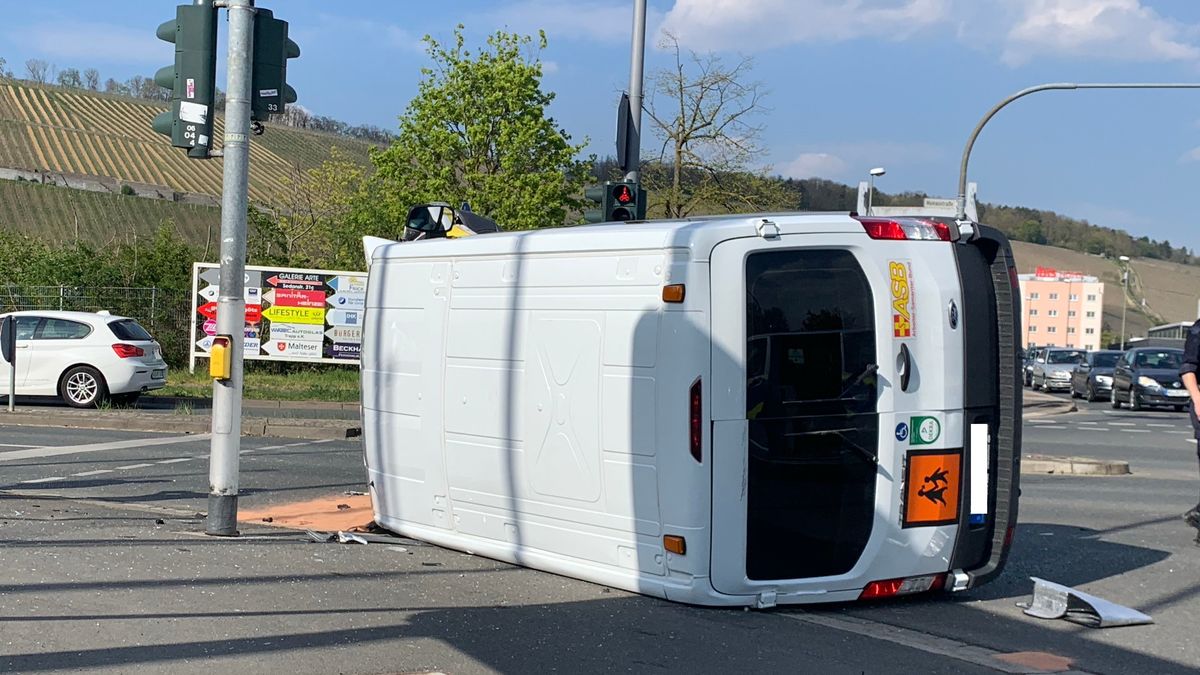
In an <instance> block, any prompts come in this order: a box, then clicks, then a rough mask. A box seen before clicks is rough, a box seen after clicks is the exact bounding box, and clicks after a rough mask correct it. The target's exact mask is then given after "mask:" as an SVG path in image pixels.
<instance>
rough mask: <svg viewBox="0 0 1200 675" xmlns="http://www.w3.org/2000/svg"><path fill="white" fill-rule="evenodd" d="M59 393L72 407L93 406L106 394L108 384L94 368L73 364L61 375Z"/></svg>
mask: <svg viewBox="0 0 1200 675" xmlns="http://www.w3.org/2000/svg"><path fill="white" fill-rule="evenodd" d="M58 391H59V395H60V396H62V400H63V401H65V402H66V404H67V405H69V406H71V407H73V408H94V407H95V406H96V404H97V403H99V402H100V401H103V400H104V398H105V397H106V396H108V386H107V385H106V384H105V382H104V376H102V375H101V374H100V373H99V372H98V371H97V370H96V369H95V368H91V367H89V366H75V367H74V368H72V369H70V370H68V371H67V372H66V374H65V375H63V378H62V383H61V384H60V385H59V388H58Z"/></svg>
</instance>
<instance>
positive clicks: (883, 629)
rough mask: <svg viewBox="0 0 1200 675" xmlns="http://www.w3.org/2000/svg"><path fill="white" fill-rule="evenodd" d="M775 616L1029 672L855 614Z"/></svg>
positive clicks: (961, 645)
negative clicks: (837, 615) (836, 615)
mask: <svg viewBox="0 0 1200 675" xmlns="http://www.w3.org/2000/svg"><path fill="white" fill-rule="evenodd" d="M774 616H779V617H783V618H785V619H791V620H793V621H801V622H803V623H809V624H814V625H817V626H821V627H823V628H830V629H833V630H836V631H841V632H844V633H854V634H855V635H862V636H865V637H869V638H871V639H874V640H883V641H886V642H891V643H893V644H898V645H901V646H904V647H908V648H910V649H916V650H919V651H922V652H925V653H926V654H936V655H938V656H945V657H949V658H952V659H956V660H958V661H965V662H967V663H971V664H974V665H977V666H983V667H984V668H988V669H990V670H997V671H1000V672H1006V673H1027V672H1030V671H1029V669H1028V668H1025V667H1023V666H1019V665H1015V664H1010V663H1006V662H1005V661H1002V660H1000V659H999V658H998V657H1000V656H1003V655H1004V654H1005V652H1001V651H998V650H995V649H991V648H990V647H983V646H979V645H973V644H971V643H969V642H961V641H959V640H955V639H953V638H948V637H942V636H940V635H930V634H928V633H922V632H920V631H915V630H912V629H910V628H902V627H900V626H894V625H892V624H890V623H884V622H882V621H872V620H870V619H863V618H861V617H857V616H853V617H852V616H839V617H834V616H830V615H827V614H818V613H809V612H804V613H800V612H799V611H796V610H792V611H790V612H787V613H784V612H780V613H778V614H775V615H774ZM1071 672H1072V673H1081V672H1085V671H1081V670H1078V669H1075V670H1072V671H1071Z"/></svg>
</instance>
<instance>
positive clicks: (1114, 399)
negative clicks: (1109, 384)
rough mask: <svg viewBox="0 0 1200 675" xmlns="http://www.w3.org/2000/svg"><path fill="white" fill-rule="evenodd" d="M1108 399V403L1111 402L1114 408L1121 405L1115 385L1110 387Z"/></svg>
mask: <svg viewBox="0 0 1200 675" xmlns="http://www.w3.org/2000/svg"><path fill="white" fill-rule="evenodd" d="M1108 401H1109V403H1112V407H1113V409H1114V410H1116V409H1117V408H1120V407H1121V399H1119V398H1117V388H1116V387H1113V388H1112V394H1110V395H1109V399H1108Z"/></svg>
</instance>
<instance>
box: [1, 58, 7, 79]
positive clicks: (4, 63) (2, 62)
mask: <svg viewBox="0 0 1200 675" xmlns="http://www.w3.org/2000/svg"><path fill="white" fill-rule="evenodd" d="M6 65H8V61H6V60H5V59H4V57H3V56H0V79H4V66H6Z"/></svg>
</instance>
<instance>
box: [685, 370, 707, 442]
mask: <svg viewBox="0 0 1200 675" xmlns="http://www.w3.org/2000/svg"><path fill="white" fill-rule="evenodd" d="M703 403H704V397H703V393H702V388H701V381H700V379H699V378H696V381H695V382H693V383H692V389H691V391H690V392H688V449H689V450H691V452H692V459H695V460H696V461H697V462H702V461H703V455H702V454H701V451H702V449H703V447H704V445H703V443H704V435H703V433H702V432H703V429H704V425H703V424H702V423H701V420H700V412H701V409H702V408H703V407H704V406H703Z"/></svg>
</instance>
